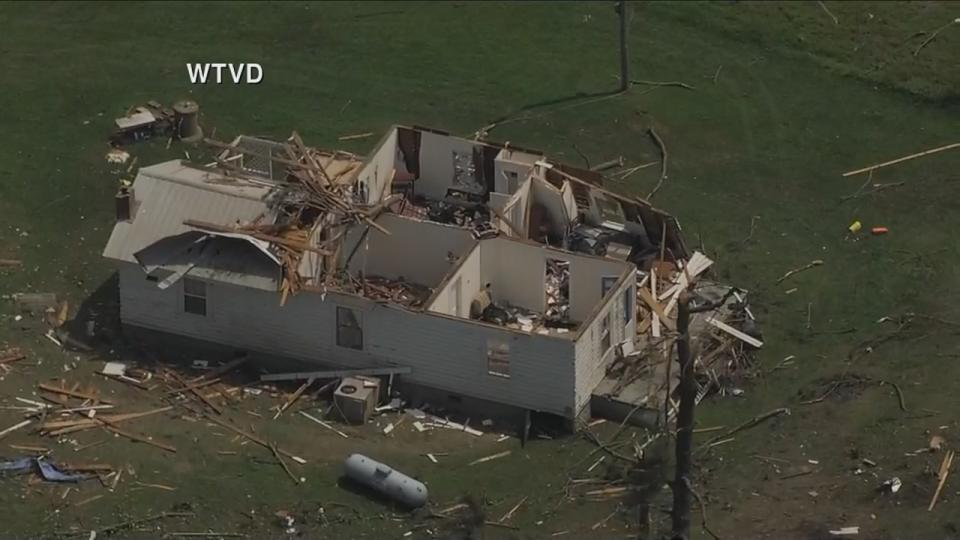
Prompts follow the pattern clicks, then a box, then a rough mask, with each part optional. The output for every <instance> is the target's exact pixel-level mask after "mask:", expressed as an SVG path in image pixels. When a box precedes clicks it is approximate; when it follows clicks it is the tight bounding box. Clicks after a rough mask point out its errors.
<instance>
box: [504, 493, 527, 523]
mask: <svg viewBox="0 0 960 540" xmlns="http://www.w3.org/2000/svg"><path fill="white" fill-rule="evenodd" d="M525 502H527V497H524V498H522V499H520V502H518V503H517V504H515V505H513V508H511V509H510V511H509V512H507V513H506V514H504V515H502V516H501V517H500V519H498V520H497V522H498V523H503V522H504V521H507V520H508V519H510V518H511V517H513V514H515V513H516V511H517V510H518V509H519V508H520V506H521V505H523V503H525Z"/></svg>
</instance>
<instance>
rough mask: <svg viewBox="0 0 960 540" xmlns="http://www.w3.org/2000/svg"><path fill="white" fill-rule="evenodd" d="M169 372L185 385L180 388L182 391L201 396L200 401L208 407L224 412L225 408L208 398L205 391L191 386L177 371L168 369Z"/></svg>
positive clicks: (220, 412)
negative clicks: (204, 393)
mask: <svg viewBox="0 0 960 540" xmlns="http://www.w3.org/2000/svg"><path fill="white" fill-rule="evenodd" d="M168 373H170V376H171V377H173V379H174V380H175V381H177V382H178V383H180V384H182V385H183V388H181V389H180V391H181V392H190V393H191V394H193V395H195V396H197V398H199V399H200V401H202V402H203V403H204V404H205V405H206V406H207V407H210V408H211V409H213V411H214V412H216V413H217V414H223V410H222V409H221V408H220V407H219V406H218V405H217V404H216V403H214V402H212V401H210V400H209V399H207V396H205V395H203V392H201V391H199V390H197V389H196V388H191V387H190V385H189V384H188V383H187V382H186V381H184V380H183V378H182V377H180V376H179V375H177V374H176V373H175V372H173V371H168Z"/></svg>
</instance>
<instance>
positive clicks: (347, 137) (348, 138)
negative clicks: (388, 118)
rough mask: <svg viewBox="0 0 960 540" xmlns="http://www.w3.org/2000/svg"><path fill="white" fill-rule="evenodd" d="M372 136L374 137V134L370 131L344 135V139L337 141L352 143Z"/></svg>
mask: <svg viewBox="0 0 960 540" xmlns="http://www.w3.org/2000/svg"><path fill="white" fill-rule="evenodd" d="M371 136H373V132H372V131H368V132H366V133H357V134H356V135H344V136H342V137H338V138H337V140H338V141H352V140H355V139H366V138H367V137H371Z"/></svg>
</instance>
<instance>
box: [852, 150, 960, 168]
mask: <svg viewBox="0 0 960 540" xmlns="http://www.w3.org/2000/svg"><path fill="white" fill-rule="evenodd" d="M953 148H960V143H953V144H948V145H946V146H940V147H937V148H932V149H930V150H924V151H923V152H918V153H916V154H910V155H909V156H904V157H902V158H897V159H892V160H890V161H885V162H883V163H878V164H876V165H870V166H869V167H864V168H862V169H857V170H854V171H849V172H845V173H843V176H853V175H855V174H861V173H865V172H870V171H875V170H877V169H881V168H883V167H888V166H890V165H895V164H897V163H902V162H904V161H909V160H911V159H916V158H920V157H923V156H929V155H930V154H936V153H937V152H943V151H945V150H951V149H953Z"/></svg>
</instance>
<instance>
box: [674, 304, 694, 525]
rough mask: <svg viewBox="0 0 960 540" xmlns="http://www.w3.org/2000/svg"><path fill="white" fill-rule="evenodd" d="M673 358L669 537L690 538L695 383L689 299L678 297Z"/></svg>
mask: <svg viewBox="0 0 960 540" xmlns="http://www.w3.org/2000/svg"><path fill="white" fill-rule="evenodd" d="M677 307H678V308H679V309H678V311H677V333H679V334H680V337H679V338H677V356H678V357H679V363H680V410H679V411H678V412H677V448H676V451H677V456H676V457H677V470H676V476H675V477H674V480H673V538H674V539H684V540H685V539H687V538H689V537H690V486H689V484H688V482H689V481H690V480H689V478H690V470H691V468H692V465H693V459H692V457H691V450H692V447H693V412H694V407H695V406H696V400H697V381H696V378H695V377H694V375H695V373H694V366H693V359H692V358H691V355H690V332H689V330H690V328H689V327H690V297H689V295H687V293H686V292H683V293H681V294H680V301H679V303H678V305H677Z"/></svg>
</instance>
